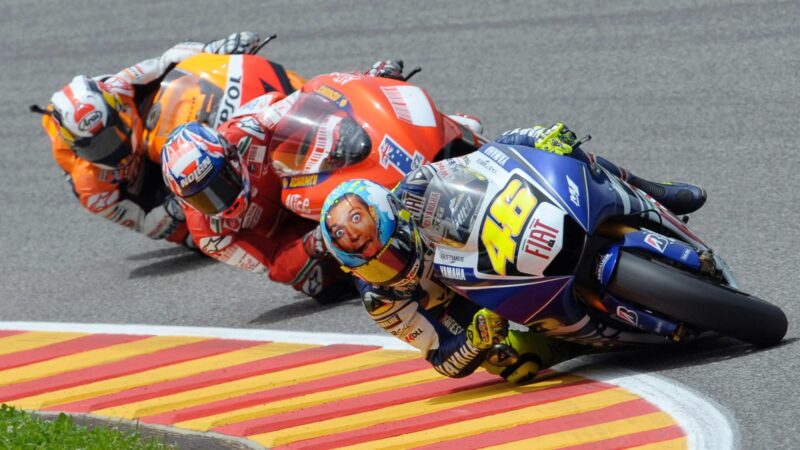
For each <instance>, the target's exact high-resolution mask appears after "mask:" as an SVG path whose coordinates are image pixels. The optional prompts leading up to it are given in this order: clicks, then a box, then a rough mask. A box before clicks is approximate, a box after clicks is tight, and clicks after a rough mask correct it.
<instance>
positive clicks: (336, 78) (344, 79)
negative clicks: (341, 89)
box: [331, 72, 362, 86]
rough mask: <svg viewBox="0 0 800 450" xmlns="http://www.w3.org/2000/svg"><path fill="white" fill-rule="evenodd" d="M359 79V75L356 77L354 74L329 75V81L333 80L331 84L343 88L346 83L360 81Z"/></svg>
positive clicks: (338, 73) (337, 73)
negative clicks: (336, 84) (339, 85)
mask: <svg viewBox="0 0 800 450" xmlns="http://www.w3.org/2000/svg"><path fill="white" fill-rule="evenodd" d="M361 77H362V76H361V75H358V74H355V73H341V72H336V73H332V74H331V79H333V82H334V83H338V84H341V85H342V86H344V85H345V84H347V83H349V82H351V81H353V80H360V79H361Z"/></svg>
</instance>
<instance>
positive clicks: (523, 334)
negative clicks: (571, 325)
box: [481, 330, 588, 384]
mask: <svg viewBox="0 0 800 450" xmlns="http://www.w3.org/2000/svg"><path fill="white" fill-rule="evenodd" d="M502 344H504V345H506V346H509V347H511V348H512V349H513V352H511V353H516V354H515V355H508V354H502V352H501V355H502V356H501V357H500V358H499V360H498V359H496V358H492V357H487V359H486V360H485V361H484V362H483V364H482V365H481V367H483V368H484V369H486V371H487V372H489V373H492V374H495V375H500V376H501V377H503V378H504V379H505V380H506V381H509V382H511V383H514V384H527V383H530V382H532V381H533V380H534V378H536V374H537V373H539V371H540V370H542V369H546V368H548V367H551V366H554V365H556V364H558V363H560V362H562V361H566V360H568V359H572V358H575V357H577V356H581V355H584V354H586V353H587V352H588V348H587V347H585V346H582V345H579V344H574V343H571V342H567V341H560V340H557V339H552V338H550V337H547V336H544V335H542V334H539V333H534V332H532V331H520V330H510V331H509V332H508V336H507V337H506V338H505V339H504V340H503V342H502Z"/></svg>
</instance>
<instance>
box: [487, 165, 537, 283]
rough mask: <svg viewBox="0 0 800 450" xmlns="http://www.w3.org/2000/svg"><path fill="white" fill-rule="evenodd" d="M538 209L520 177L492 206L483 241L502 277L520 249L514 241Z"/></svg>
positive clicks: (513, 180) (514, 180)
mask: <svg viewBox="0 0 800 450" xmlns="http://www.w3.org/2000/svg"><path fill="white" fill-rule="evenodd" d="M535 206H536V197H534V195H533V194H532V193H531V191H530V189H528V187H527V186H525V185H523V184H522V181H521V180H520V179H518V178H513V179H512V180H511V181H510V182H509V183H508V184H507V185H506V187H505V188H504V189H503V192H501V193H500V195H498V196H497V197H496V198H495V199H494V201H493V202H492V204H491V206H489V214H488V215H487V216H486V220H485V221H484V223H483V230H482V231H481V241H482V242H483V245H484V246H485V247H486V251H487V253H488V255H489V260H490V261H491V263H492V268H493V269H494V271H495V272H497V273H498V274H499V275H505V274H506V261H508V262H513V261H514V255H515V254H516V249H517V240H516V239H515V238H516V237H517V236H519V234H520V233H521V232H522V227H523V226H525V222H526V221H527V219H528V216H529V215H530V213H531V211H533V208H534V207H535Z"/></svg>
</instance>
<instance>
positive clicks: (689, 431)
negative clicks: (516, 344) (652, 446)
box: [0, 322, 738, 450]
mask: <svg viewBox="0 0 800 450" xmlns="http://www.w3.org/2000/svg"><path fill="white" fill-rule="evenodd" d="M0 330H21V331H53V332H58V331H61V332H85V333H115V334H152V335H164V336H208V337H217V338H225V339H245V340H254V341H276V342H292V343H300V344H356V345H378V346H381V347H383V348H386V349H392V350H415V349H414V347H412V346H410V345H408V344H406V343H404V342H402V341H400V340H398V339H396V338H393V337H390V336H380V335H373V334H343V333H315V332H305V331H283V330H263V329H250V328H213V327H181V326H163V325H131V324H86V323H56V322H0ZM574 373H576V374H578V375H580V376H584V377H586V378H591V379H593V380H597V381H602V382H604V383H609V384H614V385H617V386H620V387H623V388H625V389H627V390H628V391H630V392H632V393H634V394H636V395H638V396H640V397H643V398H645V399H647V400H648V401H649V402H651V403H653V404H654V405H656V406H658V407H659V408H660V409H661V410H663V411H665V412H666V413H668V414H669V415H671V416H672V417H673V418H674V419H675V421H676V422H678V425H680V427H681V428H682V429H683V430H684V431H685V432H686V435H687V438H688V441H689V448H691V449H697V450H706V449H708V450H711V449H714V450H717V449H732V448H735V447H737V444H736V443H737V442H738V439H737V437H736V435H737V433H736V428H735V427H734V425H733V424H734V422H733V420H731V419H730V416H729V414H727V413H726V412H724V409H723V408H722V407H721V406H719V405H717V404H716V403H714V402H713V401H711V400H710V399H708V398H706V397H705V396H703V395H702V394H699V393H697V392H694V391H692V390H690V389H689V388H687V387H685V386H683V385H680V384H678V383H675V382H674V381H671V380H667V379H665V378H662V377H659V376H655V375H650V374H643V373H637V372H633V371H629V370H624V369H620V368H617V367H614V366H604V367H602V368H600V367H598V368H592V369H582V370H577V371H575V372H574Z"/></svg>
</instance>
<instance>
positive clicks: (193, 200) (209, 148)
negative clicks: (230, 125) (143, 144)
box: [161, 122, 250, 219]
mask: <svg viewBox="0 0 800 450" xmlns="http://www.w3.org/2000/svg"><path fill="white" fill-rule="evenodd" d="M161 173H162V175H163V176H164V183H165V184H166V185H167V186H169V189H170V190H171V191H172V192H173V193H174V194H175V196H176V197H177V198H179V199H180V200H181V201H183V202H184V203H187V204H189V205H190V206H191V207H193V208H194V209H196V210H198V211H200V212H201V213H203V214H206V215H212V216H219V217H222V218H226V219H233V218H238V217H241V216H242V215H243V214H244V212H245V211H246V210H247V206H248V205H249V203H250V178H249V176H248V173H247V171H246V170H244V169H243V168H242V166H241V163H240V161H239V153H238V152H237V151H236V148H235V147H234V146H233V145H231V144H230V143H228V141H227V140H226V139H225V138H224V137H223V136H222V134H221V133H220V132H219V131H217V130H215V129H214V128H211V127H210V126H208V125H206V124H202V123H199V122H188V123H186V124H183V125H181V126H179V127H178V128H175V129H174V130H172V133H170V135H169V137H168V138H167V142H166V143H165V144H164V147H163V148H162V149H161Z"/></svg>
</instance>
